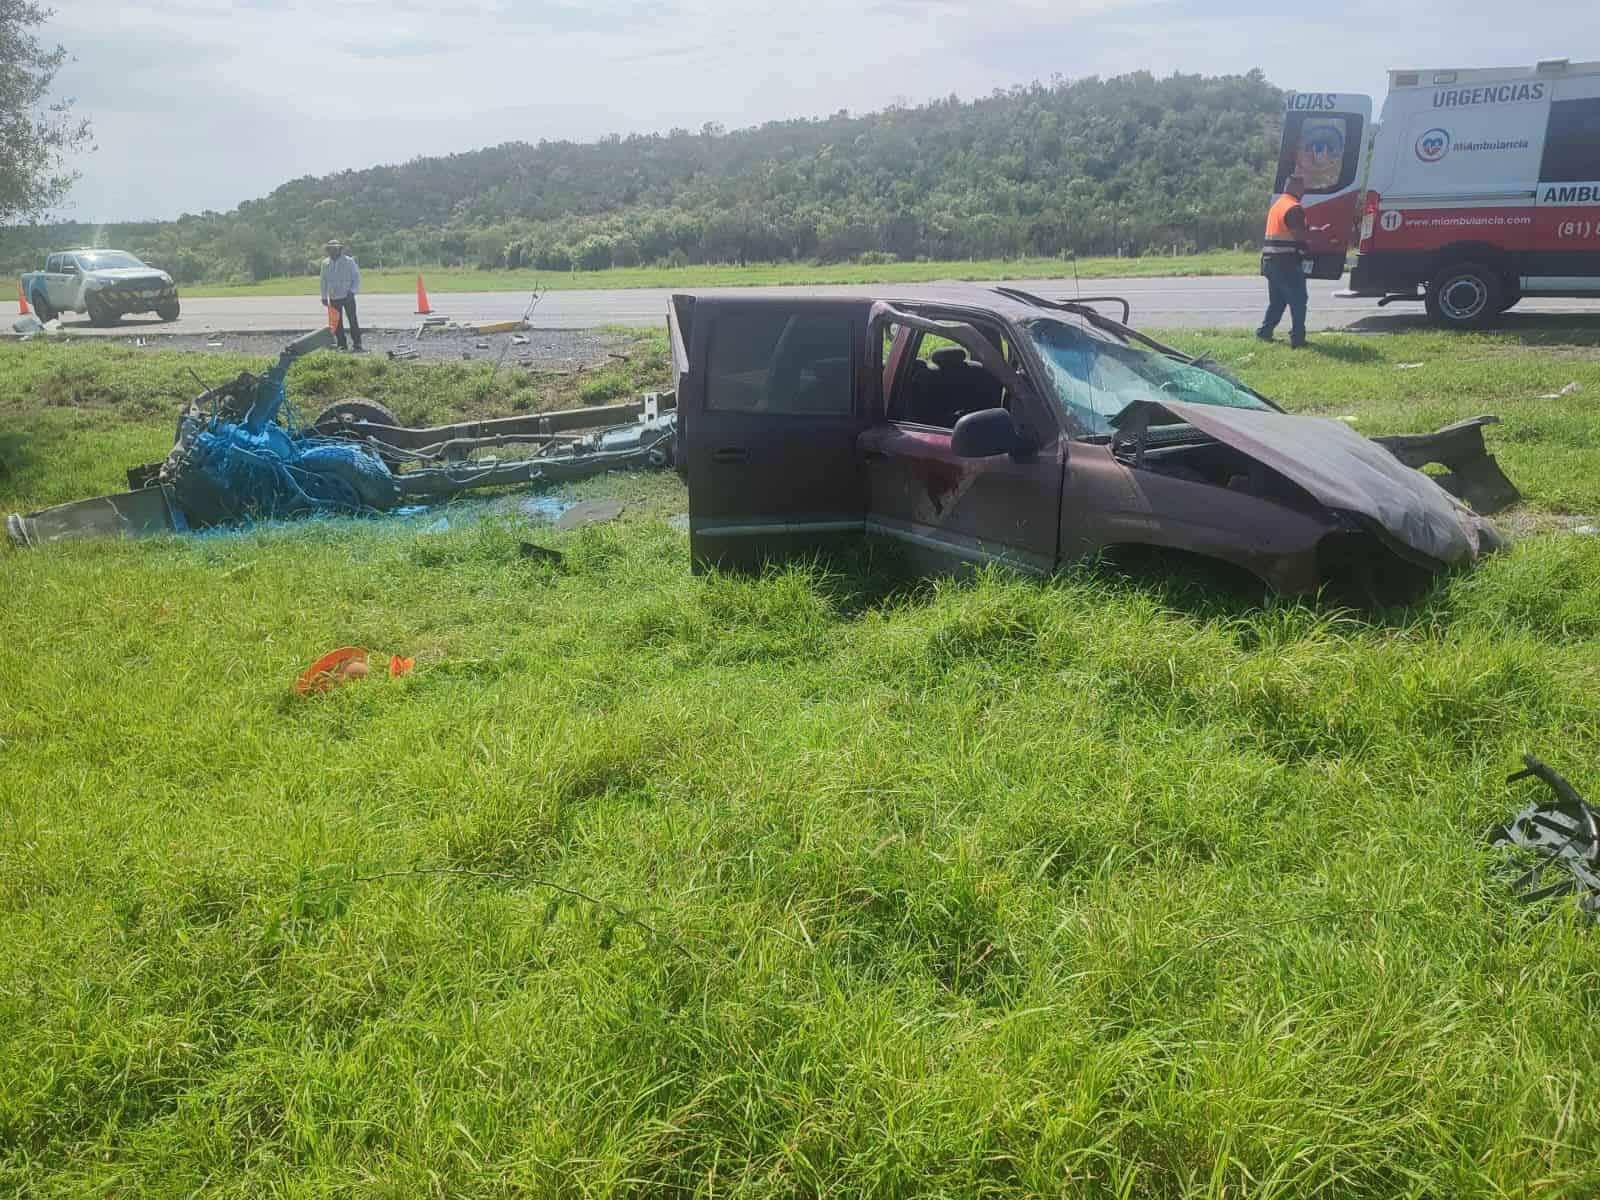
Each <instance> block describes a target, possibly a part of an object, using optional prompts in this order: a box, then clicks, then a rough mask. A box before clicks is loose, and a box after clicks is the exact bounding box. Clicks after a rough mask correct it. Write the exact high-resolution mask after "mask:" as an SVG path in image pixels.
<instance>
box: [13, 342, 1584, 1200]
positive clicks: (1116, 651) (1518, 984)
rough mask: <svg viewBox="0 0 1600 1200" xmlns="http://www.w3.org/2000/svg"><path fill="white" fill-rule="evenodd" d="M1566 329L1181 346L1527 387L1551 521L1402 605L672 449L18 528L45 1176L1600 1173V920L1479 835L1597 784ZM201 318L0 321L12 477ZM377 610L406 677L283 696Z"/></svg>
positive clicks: (57, 468) (393, 1184) (1122, 1180)
mask: <svg viewBox="0 0 1600 1200" xmlns="http://www.w3.org/2000/svg"><path fill="white" fill-rule="evenodd" d="M1527 329H1528V330H1529V332H1523V333H1515V332H1513V333H1508V334H1497V335H1488V334H1486V335H1478V336H1472V337H1460V336H1452V335H1448V334H1442V333H1435V332H1419V333H1407V334H1400V335H1395V336H1389V337H1382V338H1378V337H1364V336H1360V335H1353V334H1346V335H1324V336H1321V337H1318V338H1317V339H1316V340H1315V343H1314V346H1315V348H1314V349H1313V350H1311V351H1309V352H1299V353H1293V352H1291V351H1289V350H1288V349H1287V348H1286V347H1284V346H1283V345H1282V344H1281V343H1280V344H1278V345H1275V346H1261V345H1259V344H1257V343H1255V342H1254V341H1253V340H1252V339H1250V338H1248V336H1245V335H1238V334H1232V333H1228V334H1212V333H1205V332H1199V333H1192V332H1190V333H1183V334H1176V335H1173V337H1174V340H1176V341H1179V342H1180V343H1181V344H1183V345H1184V346H1185V348H1188V349H1191V350H1202V349H1206V350H1209V351H1211V352H1212V353H1213V354H1214V355H1215V357H1216V358H1217V359H1218V360H1219V361H1221V362H1223V363H1225V364H1226V365H1228V366H1229V367H1230V368H1231V369H1233V370H1234V371H1236V372H1237V373H1238V374H1239V375H1241V376H1242V377H1243V378H1244V379H1245V380H1246V381H1247V382H1249V383H1251V384H1252V385H1254V386H1257V387H1258V388H1260V389H1261V390H1263V391H1265V392H1267V393H1268V394H1269V395H1273V396H1275V397H1278V398H1280V399H1284V400H1287V401H1288V402H1289V404H1290V406H1291V407H1293V408H1297V409H1301V410H1304V411H1312V412H1316V413H1319V414H1322V415H1326V416H1331V417H1336V418H1339V417H1343V418H1351V419H1353V420H1354V421H1355V422H1356V428H1358V429H1360V430H1362V431H1363V432H1373V433H1376V432H1386V431H1392V430H1397V429H1423V428H1432V427H1433V426H1435V425H1438V424H1442V423H1444V422H1446V421H1450V420H1455V419H1459V418H1462V417H1467V416H1472V415H1475V414H1477V413H1479V412H1485V411H1488V412H1496V413H1499V414H1500V415H1501V416H1502V418H1503V419H1504V424H1503V425H1501V426H1500V427H1498V428H1497V429H1495V430H1491V432H1490V443H1491V449H1492V450H1493V451H1494V452H1495V453H1496V454H1498V455H1499V456H1500V459H1501V461H1502V463H1503V465H1504V466H1505V467H1506V469H1507V471H1508V472H1509V474H1510V475H1511V476H1512V478H1513V479H1515V480H1516V481H1517V483H1518V484H1519V485H1520V486H1522V488H1523V489H1524V490H1525V492H1526V493H1527V495H1528V500H1529V509H1530V511H1531V512H1533V513H1534V514H1535V516H1536V517H1537V518H1538V521H1539V522H1542V524H1539V526H1538V527H1539V528H1541V529H1545V530H1547V531H1546V532H1542V533H1538V534H1535V535H1532V536H1527V537H1524V538H1522V539H1521V540H1520V541H1519V542H1518V544H1517V545H1516V546H1515V548H1513V549H1512V550H1511V551H1509V552H1507V553H1504V554H1502V555H1498V556H1496V557H1494V558H1493V559H1491V560H1490V561H1488V562H1487V563H1485V564H1484V565H1483V566H1482V568H1481V569H1479V570H1476V571H1474V572H1471V573H1469V574H1463V575H1458V576H1455V577H1452V578H1449V579H1447V580H1445V581H1443V582H1442V583H1440V585H1439V586H1438V587H1437V588H1436V589H1435V590H1434V591H1433V592H1432V593H1431V594H1430V595H1429V596H1428V597H1426V598H1425V599H1424V600H1423V601H1421V602H1420V603H1418V604H1417V605H1415V606H1414V607H1411V608H1407V609H1403V610H1392V611H1386V612H1377V613H1353V612H1347V611H1339V610H1334V609H1331V608H1327V607H1324V606H1320V605H1317V604H1309V603H1293V604H1288V603H1280V602H1263V600H1262V598H1261V597H1260V596H1259V595H1258V594H1255V593H1253V592H1240V591H1237V590H1233V589H1231V588H1228V587H1226V586H1224V585H1223V584H1222V583H1221V582H1219V581H1216V580H1213V579H1211V578H1210V577H1208V576H1199V575H1195V574H1194V573H1192V572H1186V571H1185V570H1183V569H1182V568H1178V567H1160V566H1156V567H1149V566H1141V567H1138V568H1129V567H1117V566H1113V565H1110V564H1101V565H1090V566H1087V567H1085V568H1083V569H1080V570H1074V571H1071V572H1069V573H1067V574H1066V575H1064V576H1063V577H1061V578H1059V579H1056V580H1054V581H1052V582H1049V583H1038V582H1032V581H1027V580H1021V579H1016V578H1011V577H1008V576H1006V575H1004V574H1001V573H998V572H992V573H987V574H984V575H982V576H980V577H979V578H977V579H975V580H969V581H965V582H943V583H930V582H921V581H914V580H908V579H905V578H903V577H901V576H900V575H898V574H897V573H896V572H895V571H894V569H893V568H894V563H893V560H892V558H889V557H885V556H883V555H881V554H880V553H879V552H878V551H875V550H863V551H862V552H860V553H859V554H858V555H856V556H854V557H848V558H846V559H844V560H839V561H832V562H828V563H818V564H810V565H801V566H796V567H793V568H790V569H785V570H778V571H774V572H772V573H770V574H768V575H766V576H763V577H760V578H739V577H723V576H717V575H711V576H693V575H691V574H690V573H689V572H688V570H687V566H686V544H685V539H684V536H683V534H682V533H681V532H680V531H679V530H677V529H676V528H674V527H673V526H672V525H671V524H670V523H669V522H668V521H666V520H665V519H664V518H666V517H669V516H671V515H673V514H674V513H678V512H682V511H683V506H684V499H683V492H682V490H681V485H679V484H678V482H677V480H676V478H675V477H674V476H673V475H672V474H671V473H670V472H662V473H659V474H656V475H651V476H640V477H625V478H621V479H616V480H610V481H604V482H603V483H601V484H596V485H592V486H593V487H594V488H596V489H598V488H601V487H605V488H610V489H613V490H616V491H618V492H619V493H620V494H622V495H624V496H625V497H626V498H627V499H628V501H629V509H628V511H627V512H626V513H625V514H624V518H623V520H622V521H621V522H619V523H617V524H615V525H610V526H602V527H598V528H593V529H589V530H586V531H583V532H580V533H573V534H555V533H552V532H550V531H549V530H539V529H530V528H528V527H527V526H526V525H525V524H521V523H513V522H510V521H506V520H489V521H484V522H478V523H465V522H455V523H453V524H452V527H451V528H450V529H448V530H446V531H442V532H429V531H428V526H426V525H423V524H419V523H410V524H408V523H406V522H403V521H390V522H383V521H378V522H368V521H319V522H305V523H300V524H297V525H296V524H290V525H285V526H279V527H271V528H264V529H259V530H255V531H248V532H244V533H236V534H226V535H211V536H203V537H190V538H174V539H167V540H161V541H156V542H146V543H101V544H80V545H76V546H57V547H49V548H45V549H43V550H36V551H30V552H26V553H20V552H14V551H11V550H10V549H9V548H4V547H0V594H3V595H4V596H5V598H6V602H5V603H4V604H3V605H0V644H4V645H5V646H6V647H7V648H8V652H7V653H6V654H5V655H0V767H3V770H0V913H3V914H4V920H3V921H0V1192H3V1193H4V1194H7V1195H19V1196H25V1197H33V1196H39V1197H43V1196H78V1195H85V1194H111V1193H117V1194H125V1195H140V1196H174V1197H176V1196H180V1195H192V1194H196V1193H200V1192H204V1193H205V1194H207V1195H218V1196H237V1197H246V1196H248V1197H259V1196H264V1195H285V1196H289V1195H305V1196H311V1195H318V1196H321V1195H330V1194H339V1195H372V1196H377V1195H394V1196H400V1195H413V1194H423V1193H426V1194H435V1195H448V1196H453V1197H454V1196H461V1197H507V1196H557V1195H594V1196H610V1195H647V1194H648V1195H665V1194H673V1195H688V1194H699V1195H707V1196H710V1195H722V1194H728V1193H737V1194H741V1195H747V1196H806V1195H818V1194H830V1195H862V1196H882V1197H894V1196H904V1195H911V1194H918V1195H948V1196H978V1195H982V1196H992V1197H1000V1196H1019V1197H1020V1196H1025V1195H1041V1194H1051V1195H1055V1194H1063V1193H1066V1194H1072V1195H1084V1196H1106V1197H1119V1198H1122V1197H1137V1196H1146V1197H1168V1196H1179V1195H1195V1196H1214V1197H1222V1196H1232V1195H1246V1194H1247V1195H1252V1196H1282V1197H1302V1196H1307V1195H1323V1196H1330V1197H1332V1196H1337V1197H1341V1198H1342V1197H1374V1198H1383V1200H1389V1198H1392V1197H1405V1196H1414V1197H1437V1196H1450V1197H1453V1198H1454V1197H1491V1196H1493V1197H1499V1196H1506V1195H1516V1196H1523V1195H1529V1196H1532V1195H1551V1196H1555V1195H1571V1196H1580V1195H1589V1194H1593V1193H1594V1192H1596V1191H1597V1190H1600V1166H1597V1165H1596V1164H1600V1095H1597V1093H1596V1091H1595V1089H1594V1087H1593V1085H1592V1081H1593V1075H1594V1063H1595V1062H1596V1061H1600V1021H1597V1020H1596V1004H1595V998H1596V996H1600V965H1597V964H1600V958H1597V949H1600V941H1597V936H1600V931H1596V930H1595V929H1593V928H1591V927H1584V926H1581V925H1579V924H1578V923H1577V922H1576V921H1575V920H1574V919H1573V918H1572V916H1571V910H1570V909H1569V908H1568V907H1565V906H1560V907H1558V908H1557V909H1556V911H1555V915H1553V916H1552V917H1551V918H1550V919H1547V920H1543V921H1540V920H1537V919H1536V917H1535V915H1534V914H1531V913H1530V912H1528V911H1526V910H1521V909H1519V908H1518V907H1517V906H1516V905H1515V904H1514V903H1513V902H1512V901H1511V900H1510V898H1509V896H1508V894H1507V892H1506V891H1505V890H1503V888H1502V887H1501V886H1500V885H1498V884H1497V883H1495V882H1494V881H1493V880H1492V879H1491V878H1490V871H1489V866H1490V863H1489V860H1488V859H1487V857H1486V856H1485V854H1484V852H1483V850H1482V849H1481V846H1480V837H1481V834H1482V832H1483V830H1484V829H1485V828H1486V827H1487V826H1488V825H1489V824H1490V823H1492V822H1494V821H1497V820H1500V819H1503V818H1504V817H1505V816H1506V815H1507V814H1508V813H1509V811H1510V810H1511V809H1512V808H1513V807H1514V806H1518V805H1520V804H1521V803H1523V802H1525V800H1526V799H1527V798H1529V797H1530V796H1531V795H1533V794H1534V793H1533V791H1532V790H1531V788H1530V787H1529V786H1528V785H1519V786H1517V787H1508V786H1507V785H1506V784H1505V782H1504V778H1505V775H1506V774H1507V773H1508V772H1509V771H1510V770H1511V769H1513V768H1514V767H1515V766H1516V765H1517V762H1518V759H1519V756H1520V755H1521V754H1522V753H1523V752H1524V751H1528V750H1532V751H1535V752H1537V753H1538V754H1539V755H1540V756H1541V757H1543V758H1545V759H1546V760H1547V761H1549V762H1551V763H1552V764H1553V765H1555V766H1556V767H1557V768H1558V769H1559V770H1562V771H1563V772H1564V773H1566V774H1567V775H1568V776H1569V777H1570V778H1572V779H1573V780H1574V782H1575V783H1577V785H1578V786H1579V787H1580V789H1581V790H1584V791H1586V792H1588V793H1589V794H1590V795H1591V796H1595V795H1600V759H1597V756H1596V753H1595V746H1596V737H1597V734H1600V700H1597V696H1600V536H1591V535H1586V534H1581V533H1577V532H1573V530H1572V528H1571V527H1572V526H1573V525H1575V524H1578V523H1580V522H1584V523H1593V524H1600V521H1595V522H1589V520H1588V519H1589V518H1590V517H1592V515H1593V514H1595V513H1597V512H1600V416H1597V415H1596V413H1595V410H1594V403H1595V398H1596V396H1600V337H1597V336H1596V334H1595V332H1594V331H1593V330H1592V329H1588V330H1571V329H1568V330H1561V329H1550V328H1549V327H1548V326H1542V325H1533V324H1529V325H1528V326H1527ZM636 357H639V358H643V356H636ZM190 364H194V365H195V366H196V367H197V368H198V369H201V370H204V371H206V372H207V373H208V374H211V373H215V374H218V375H221V374H224V373H225V372H226V371H230V370H234V369H237V368H238V367H239V366H243V365H247V364H246V363H244V362H242V361H241V362H238V363H226V362H225V360H223V359H222V358H220V357H219V356H206V357H203V358H202V357H200V356H193V357H190V358H184V357H182V356H178V355H169V354H164V353H157V354H143V353H134V352H131V351H126V350H121V349H118V348H114V347H107V346H103V345H86V344H81V343H74V344H71V345H67V346H51V345H44V344H39V343H29V344H27V345H8V346H0V460H3V461H4V463H5V467H4V468H3V469H0V511H10V510H12V509H15V508H24V509H26V508H31V507H36V506H38V505H40V504H44V503H50V502H53V501H56V500H61V499H67V498H69V497H71V496H80V495H87V494H91V493H93V492H96V491H102V490H110V489H114V488H116V487H118V486H120V483H121V479H120V473H121V468H122V467H123V466H124V465H126V464H128V463H131V462H140V461H145V460H147V459H150V458H152V457H155V456H158V455H159V454H161V453H163V452H164V451H165V450H166V448H167V446H168V444H169V443H170V438H171V430H172V408H171V407H170V406H168V396H169V394H170V395H171V396H172V398H174V399H178V398H182V397H184V396H187V395H188V394H190V393H191V392H192V391H194V390H195V389H194V387H193V386H190V385H191V384H192V380H190V382H189V384H185V383H184V378H185V376H186V375H187V368H188V366H189V365H190ZM1410 364H1421V365H1420V366H1412V365H1410ZM656 365H657V366H659V363H657V364H656ZM380 368H385V369H380ZM653 369H656V368H655V367H654V366H641V367H640V369H639V373H638V375H637V377H636V378H635V379H634V382H636V383H654V382H659V381H658V380H651V379H649V378H647V376H648V373H649V371H650V370H653ZM481 370H482V369H481V368H478V367H477V366H476V365H474V366H473V367H471V368H469V367H467V366H465V365H463V366H462V367H459V368H458V367H453V366H452V367H432V366H417V365H404V366H393V367H386V365H385V364H381V363H373V362H370V361H366V362H361V361H355V360H351V359H348V358H346V359H336V358H333V357H332V356H317V357H314V358H312V359H309V360H307V361H306V362H304V363H302V364H299V365H297V366H296V367H295V369H294V373H293V374H292V375H291V377H290V390H291V394H293V393H294V392H295V390H296V389H297V388H300V389H306V390H312V389H315V388H326V389H328V391H327V394H328V395H330V396H331V395H333V394H334V389H336V388H338V387H344V386H347V385H349V386H359V388H360V390H361V391H363V392H364V394H367V395H370V396H373V397H375V398H378V399H382V400H384V401H385V402H386V403H389V404H391V405H392V406H395V407H397V408H401V409H402V411H405V409H404V407H403V406H404V405H407V404H420V403H421V402H422V401H421V399H420V397H423V396H434V397H437V398H438V400H437V403H438V404H440V405H442V406H443V408H444V409H446V410H448V411H450V412H471V411H480V410H481V411H484V412H500V411H504V410H505V406H506V405H507V404H511V403H514V402H515V400H516V395H515V393H511V392H500V391H496V390H490V391H489V392H488V393H487V394H486V395H485V396H483V397H482V398H481V399H480V398H479V397H478V396H477V394H476V392H475V391H474V385H475V383H477V382H479V381H480V380H481V376H480V374H479V373H478V372H479V371H481ZM330 372H355V373H356V374H351V375H348V376H342V377H339V378H336V379H335V378H332V377H331V376H330V374H329V373H330ZM1573 382H1576V383H1578V384H1579V388H1578V389H1577V390H1576V391H1569V392H1568V393H1567V394H1566V395H1563V396H1559V397H1558V398H1556V399H1540V398H1539V397H1541V396H1542V395H1544V394H1547V393H1557V392H1559V391H1560V390H1561V389H1562V388H1563V387H1565V386H1566V385H1568V384H1569V383H1573ZM501 386H503V385H502V384H501V383H500V382H499V381H497V383H496V388H499V387H501ZM560 399H562V398H561V397H557V396H553V395H552V396H548V397H547V396H546V395H544V394H543V393H540V395H539V398H538V403H540V404H544V403H545V402H546V401H547V400H548V401H549V402H550V403H552V404H554V403H555V402H556V401H557V400H560ZM563 402H564V401H563ZM478 406H481V409H480V407H478ZM430 411H432V410H430ZM524 540H534V541H537V542H538V543H540V544H542V545H547V546H551V547H554V548H557V549H559V550H560V551H561V552H562V553H563V554H564V556H565V557H564V559H563V561H562V562H561V563H559V564H555V565H552V564H548V563H543V562H537V561H534V560H530V559H528V558H525V557H523V556H522V554H521V553H520V552H519V543H520V542H521V541H524ZM344 644H359V645H364V646H368V647H370V648H372V649H374V650H377V651H381V652H391V651H392V652H398V653H402V654H405V655H408V656H413V657H415V659H416V669H415V671H414V673H413V674H411V675H409V676H407V677H405V678H403V679H400V680H383V681H377V680H372V681H368V682H366V683H363V684H360V685H356V686H351V687H349V688H346V689H343V690H341V691H337V692H335V693H333V694H331V695H329V696H326V697H323V698H320V699H317V700H314V701H310V702H306V701H297V700H294V699H292V698H291V697H290V695H289V684H290V682H291V681H292V679H293V678H294V676H295V675H296V673H297V672H298V671H299V670H300V669H301V668H302V667H303V666H304V665H305V664H306V663H308V662H310V661H311V660H312V659H313V658H315V657H316V656H318V655H319V654H321V653H322V652H323V651H325V650H327V649H330V648H332V647H335V646H339V645H344Z"/></svg>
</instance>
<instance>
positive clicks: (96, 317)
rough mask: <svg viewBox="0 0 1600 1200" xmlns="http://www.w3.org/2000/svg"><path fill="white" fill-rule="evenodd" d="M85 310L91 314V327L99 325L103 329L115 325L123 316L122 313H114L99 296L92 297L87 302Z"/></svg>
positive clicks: (85, 302)
mask: <svg viewBox="0 0 1600 1200" xmlns="http://www.w3.org/2000/svg"><path fill="white" fill-rule="evenodd" d="M84 308H85V309H86V310H87V311H88V313H89V324H91V325H99V326H101V327H104V326H106V325H115V324H116V323H117V321H118V319H119V318H120V316H121V314H120V313H116V312H113V311H112V310H111V308H110V307H109V306H108V305H107V304H106V302H105V301H104V300H101V299H100V298H99V297H97V296H90V297H89V298H88V299H87V300H85V301H84Z"/></svg>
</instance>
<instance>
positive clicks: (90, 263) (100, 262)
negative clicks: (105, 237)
mask: <svg viewBox="0 0 1600 1200" xmlns="http://www.w3.org/2000/svg"><path fill="white" fill-rule="evenodd" d="M78 261H79V262H80V263H82V264H83V269H84V270H85V271H115V270H117V269H118V268H121V267H142V266H144V264H143V263H142V262H140V261H139V260H138V259H137V258H135V257H134V256H133V255H131V254H125V253H123V252H122V251H121V250H97V251H96V252H95V253H93V254H80V255H78Z"/></svg>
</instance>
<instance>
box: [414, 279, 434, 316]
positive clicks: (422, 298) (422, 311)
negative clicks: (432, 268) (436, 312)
mask: <svg viewBox="0 0 1600 1200" xmlns="http://www.w3.org/2000/svg"><path fill="white" fill-rule="evenodd" d="M432 312H433V309H431V308H429V307H428V291H427V289H426V288H424V287H423V286H422V276H421V275H418V276H417V316H419V317H426V316H428V315H429V314H431V313H432Z"/></svg>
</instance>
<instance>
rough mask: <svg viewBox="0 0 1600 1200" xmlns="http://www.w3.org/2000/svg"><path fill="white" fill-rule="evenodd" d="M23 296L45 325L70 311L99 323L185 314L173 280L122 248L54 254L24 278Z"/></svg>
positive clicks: (165, 318)
mask: <svg viewBox="0 0 1600 1200" xmlns="http://www.w3.org/2000/svg"><path fill="white" fill-rule="evenodd" d="M22 294H23V295H25V296H26V297H27V298H28V303H29V304H30V305H32V306H33V310H34V312H35V314H37V316H38V318H39V319H40V320H41V321H50V320H53V319H54V318H56V317H58V316H60V315H61V314H62V313H68V312H80V313H87V314H88V316H89V320H90V321H92V322H93V323H94V324H96V325H110V324H112V323H113V322H114V321H116V320H117V319H118V318H119V317H123V316H125V315H127V314H129V313H142V312H153V313H155V314H156V315H157V316H158V317H160V318H161V319H162V320H163V321H176V320H177V319H178V317H179V316H180V315H181V306H180V305H179V303H178V287H177V285H176V284H175V283H173V281H172V276H171V275H168V274H167V273H166V272H165V271H162V270H158V269H157V268H155V267H152V266H149V265H147V264H145V263H143V262H140V261H139V260H138V259H137V258H135V257H134V256H133V255H131V254H128V253H126V252H125V251H122V250H71V251H67V252H64V253H61V254H52V255H50V256H49V257H48V258H46V259H45V264H44V270H42V271H30V272H28V273H27V274H25V275H24V276H23V277H22Z"/></svg>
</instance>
